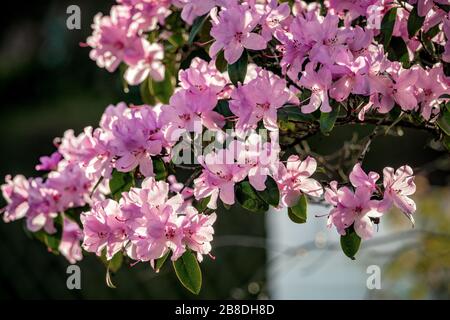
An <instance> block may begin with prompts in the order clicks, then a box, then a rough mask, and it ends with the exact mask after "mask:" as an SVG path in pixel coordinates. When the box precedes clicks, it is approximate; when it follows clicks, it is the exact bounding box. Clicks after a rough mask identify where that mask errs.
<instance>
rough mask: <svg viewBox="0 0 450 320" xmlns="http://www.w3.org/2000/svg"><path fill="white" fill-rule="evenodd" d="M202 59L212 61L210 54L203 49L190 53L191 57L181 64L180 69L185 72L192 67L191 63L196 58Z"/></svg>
mask: <svg viewBox="0 0 450 320" xmlns="http://www.w3.org/2000/svg"><path fill="white" fill-rule="evenodd" d="M197 57H198V58H200V59H202V60H205V61H206V62H209V61H211V58H210V57H209V54H208V53H207V52H206V51H205V49H203V48H199V49H196V50H194V51H192V52H191V53H189V55H188V56H187V57H186V58H185V59H184V60H183V61H182V62H181V64H180V69H182V70H185V69H187V68H189V67H190V66H191V62H192V60H193V59H194V58H197Z"/></svg>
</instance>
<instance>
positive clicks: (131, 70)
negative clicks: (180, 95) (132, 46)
mask: <svg viewBox="0 0 450 320" xmlns="http://www.w3.org/2000/svg"><path fill="white" fill-rule="evenodd" d="M142 50H143V53H142V60H139V61H138V62H137V63H136V64H134V65H131V66H129V67H128V69H127V71H126V72H125V75H124V77H125V80H126V81H127V82H128V83H129V84H130V85H137V84H139V83H141V82H143V81H144V80H145V79H147V77H148V76H150V77H151V78H152V79H154V80H155V81H162V80H164V72H165V67H164V65H163V64H162V59H163V58H164V48H163V46H162V45H160V44H157V43H152V44H150V43H149V42H148V41H144V42H143V45H142Z"/></svg>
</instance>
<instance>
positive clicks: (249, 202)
mask: <svg viewBox="0 0 450 320" xmlns="http://www.w3.org/2000/svg"><path fill="white" fill-rule="evenodd" d="M235 193H236V199H237V201H238V202H239V204H240V205H241V206H242V207H243V208H244V209H247V210H249V211H252V212H256V213H264V212H266V211H267V210H269V205H268V204H267V203H266V202H265V201H263V200H262V199H261V198H260V197H259V196H258V194H257V193H256V190H255V189H254V188H253V187H252V185H251V184H250V182H248V181H242V182H240V183H239V184H238V185H237V186H236V188H235Z"/></svg>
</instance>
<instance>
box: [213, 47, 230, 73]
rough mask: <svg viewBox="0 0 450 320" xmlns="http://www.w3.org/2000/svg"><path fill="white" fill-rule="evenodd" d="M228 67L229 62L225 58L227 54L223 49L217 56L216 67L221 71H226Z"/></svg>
mask: <svg viewBox="0 0 450 320" xmlns="http://www.w3.org/2000/svg"><path fill="white" fill-rule="evenodd" d="M227 67H228V63H227V61H226V60H225V54H224V52H223V50H221V51H220V52H219V54H218V55H217V57H216V68H217V70H219V71H220V72H225V71H226V70H227Z"/></svg>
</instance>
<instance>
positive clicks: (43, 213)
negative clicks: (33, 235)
mask: <svg viewBox="0 0 450 320" xmlns="http://www.w3.org/2000/svg"><path fill="white" fill-rule="evenodd" d="M60 197H61V194H60V193H59V192H58V191H57V190H55V189H52V188H48V187H47V186H46V184H45V182H44V181H43V180H42V179H41V178H36V179H33V180H31V181H30V182H29V189H28V206H29V210H28V211H27V213H26V219H27V221H26V223H27V229H28V230H30V231H31V232H37V231H39V230H41V229H44V230H45V231H46V232H47V233H50V234H52V233H55V232H56V229H55V226H54V222H53V219H55V218H56V217H57V216H58V212H59V210H58V207H59V206H58V201H59V199H60Z"/></svg>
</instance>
